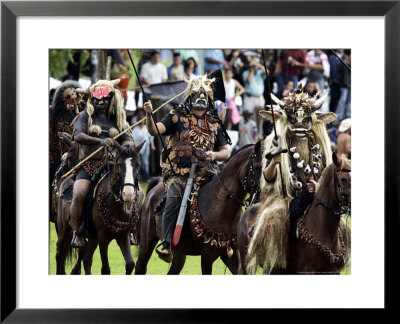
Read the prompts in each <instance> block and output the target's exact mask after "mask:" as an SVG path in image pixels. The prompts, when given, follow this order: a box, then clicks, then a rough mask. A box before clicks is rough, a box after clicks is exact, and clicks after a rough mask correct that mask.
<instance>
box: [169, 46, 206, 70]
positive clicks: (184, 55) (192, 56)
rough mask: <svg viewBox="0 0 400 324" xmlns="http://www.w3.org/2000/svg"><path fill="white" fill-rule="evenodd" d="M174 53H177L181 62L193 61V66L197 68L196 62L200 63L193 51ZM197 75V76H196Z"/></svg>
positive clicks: (179, 50)
mask: <svg viewBox="0 0 400 324" xmlns="http://www.w3.org/2000/svg"><path fill="white" fill-rule="evenodd" d="M174 52H176V53H179V54H180V55H181V58H182V60H183V61H187V60H188V59H193V61H194V63H195V66H196V68H197V64H196V62H199V61H200V58H199V55H198V54H197V50H194V49H185V50H182V49H176V50H174ZM196 75H197V74H196Z"/></svg>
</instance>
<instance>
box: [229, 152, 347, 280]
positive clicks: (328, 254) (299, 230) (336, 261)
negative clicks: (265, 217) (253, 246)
mask: <svg viewBox="0 0 400 324" xmlns="http://www.w3.org/2000/svg"><path fill="white" fill-rule="evenodd" d="M332 161H333V162H332V163H331V164H330V165H329V166H327V167H326V168H325V169H324V171H323V172H322V174H321V178H320V181H319V184H320V188H319V190H317V192H316V193H315V195H314V198H313V200H312V203H311V205H309V207H307V209H306V210H305V212H304V214H303V215H302V216H301V217H300V218H298V219H295V225H296V226H297V227H296V231H295V233H296V238H295V239H293V240H291V241H290V243H289V248H288V249H289V253H288V262H287V268H286V269H278V270H272V271H270V272H268V273H275V274H278V273H279V274H328V273H329V274H339V273H340V271H341V270H342V269H343V268H344V267H345V266H346V265H347V264H348V261H349V259H350V244H351V237H350V229H349V228H348V227H347V225H346V223H345V221H344V219H343V217H342V215H343V214H349V213H350V205H351V161H350V160H348V159H347V158H346V157H345V156H344V155H343V156H341V157H339V156H337V155H336V154H335V153H333V154H332ZM260 207H261V204H256V205H254V206H252V207H251V208H249V209H248V210H247V211H246V212H245V213H244V214H243V215H242V217H241V219H240V221H239V225H238V238H237V242H238V246H239V247H238V249H239V258H240V265H241V272H242V273H243V274H247V271H246V266H247V262H246V261H247V260H246V256H247V246H248V244H249V242H250V239H251V236H252V231H254V227H255V224H256V223H257V214H258V209H259V208H260Z"/></svg>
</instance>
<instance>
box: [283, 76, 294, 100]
mask: <svg viewBox="0 0 400 324" xmlns="http://www.w3.org/2000/svg"><path fill="white" fill-rule="evenodd" d="M293 89H294V82H293V81H291V80H287V81H285V83H284V84H283V92H282V98H284V97H286V96H287V95H288V94H289V92H291V91H293Z"/></svg>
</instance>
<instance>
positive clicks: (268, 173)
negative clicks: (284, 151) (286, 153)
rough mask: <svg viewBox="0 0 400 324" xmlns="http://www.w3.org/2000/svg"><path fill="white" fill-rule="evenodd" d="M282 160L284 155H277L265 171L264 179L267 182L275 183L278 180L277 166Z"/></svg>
mask: <svg viewBox="0 0 400 324" xmlns="http://www.w3.org/2000/svg"><path fill="white" fill-rule="evenodd" d="M281 160H282V155H281V154H278V155H275V156H274V157H273V158H272V160H271V162H270V164H269V165H268V166H267V167H266V168H265V170H264V178H265V181H267V182H274V181H275V179H276V169H277V168H276V165H277V164H279V163H280V162H281Z"/></svg>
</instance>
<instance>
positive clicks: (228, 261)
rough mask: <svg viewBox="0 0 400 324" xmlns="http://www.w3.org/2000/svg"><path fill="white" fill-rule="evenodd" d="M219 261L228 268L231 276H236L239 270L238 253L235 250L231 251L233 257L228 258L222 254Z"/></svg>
mask: <svg viewBox="0 0 400 324" xmlns="http://www.w3.org/2000/svg"><path fill="white" fill-rule="evenodd" d="M221 260H222V262H223V263H225V265H226V266H227V267H228V269H229V271H230V272H232V274H234V275H236V274H238V270H239V253H238V251H237V249H234V250H233V255H232V256H231V257H230V258H229V257H228V255H227V254H226V252H225V253H223V254H222V255H221Z"/></svg>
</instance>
